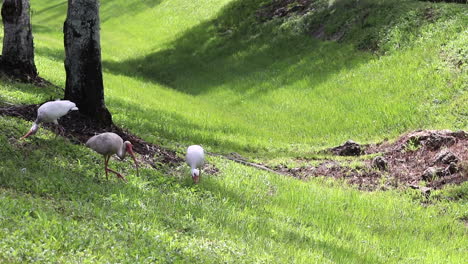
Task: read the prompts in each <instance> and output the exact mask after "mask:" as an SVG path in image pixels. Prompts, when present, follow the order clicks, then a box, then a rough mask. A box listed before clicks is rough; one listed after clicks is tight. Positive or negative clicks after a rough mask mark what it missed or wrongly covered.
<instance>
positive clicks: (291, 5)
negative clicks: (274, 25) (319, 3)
mask: <svg viewBox="0 0 468 264" xmlns="http://www.w3.org/2000/svg"><path fill="white" fill-rule="evenodd" d="M314 3H315V1H313V0H275V1H272V2H271V3H269V4H267V5H264V6H263V7H262V8H260V9H259V10H258V11H257V17H258V18H259V20H260V21H263V22H265V21H268V20H271V19H274V18H276V17H285V16H290V15H293V14H305V13H307V12H308V11H309V10H312V9H314Z"/></svg>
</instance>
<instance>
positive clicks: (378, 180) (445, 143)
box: [274, 130, 468, 191]
mask: <svg viewBox="0 0 468 264" xmlns="http://www.w3.org/2000/svg"><path fill="white" fill-rule="evenodd" d="M346 145H350V146H351V148H352V149H350V150H355V149H356V145H354V144H343V145H342V146H339V147H336V148H331V149H329V150H328V151H329V153H330V154H335V155H339V154H340V153H342V152H337V150H340V151H343V146H346ZM361 149H362V153H363V154H379V155H378V156H376V157H374V158H369V159H364V160H363V161H362V166H353V167H351V166H349V164H347V163H346V162H338V161H333V160H323V161H322V162H321V163H320V164H319V165H318V166H303V167H299V168H286V167H277V168H274V169H275V170H277V171H279V172H281V173H285V174H289V175H291V176H293V177H296V178H300V179H307V178H310V177H317V176H327V177H333V178H336V179H345V180H346V181H347V182H349V183H351V184H354V185H357V186H358V187H359V188H360V189H364V190H376V189H379V188H380V189H388V188H397V187H401V186H403V187H407V186H409V187H412V188H415V189H421V190H422V191H424V190H425V191H427V189H426V188H429V189H439V188H442V187H443V186H445V185H446V184H460V183H462V182H465V181H467V180H468V134H467V133H466V132H464V131H458V132H452V131H449V130H441V131H436V130H420V131H415V132H411V133H407V134H405V135H403V136H401V137H400V138H399V139H398V140H397V141H396V142H393V143H390V142H383V143H381V144H376V145H361ZM344 152H345V153H348V152H346V151H344ZM355 153H356V152H355V151H349V153H348V154H350V155H354V154H355ZM304 161H307V160H304ZM421 181H425V182H426V187H424V188H423V187H421V186H419V184H420V182H421ZM423 189H424V190H423Z"/></svg>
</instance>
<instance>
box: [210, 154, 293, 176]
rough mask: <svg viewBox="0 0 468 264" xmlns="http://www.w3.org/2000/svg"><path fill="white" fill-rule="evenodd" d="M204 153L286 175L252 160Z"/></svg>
mask: <svg viewBox="0 0 468 264" xmlns="http://www.w3.org/2000/svg"><path fill="white" fill-rule="evenodd" d="M206 154H208V155H210V156H215V157H222V158H225V159H228V160H232V161H234V162H237V163H239V164H242V165H246V166H250V167H254V168H257V169H260V170H264V171H268V172H271V173H275V174H278V175H286V174H284V173H281V172H278V171H275V170H272V169H270V168H268V167H265V166H263V165H260V164H257V163H253V162H249V161H245V160H241V159H236V158H233V157H230V156H226V155H223V154H217V153H212V152H207V153H206Z"/></svg>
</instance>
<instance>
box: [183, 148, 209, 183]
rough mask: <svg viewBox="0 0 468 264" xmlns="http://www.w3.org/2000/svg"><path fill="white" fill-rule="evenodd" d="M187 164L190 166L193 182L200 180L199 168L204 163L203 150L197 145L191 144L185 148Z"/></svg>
mask: <svg viewBox="0 0 468 264" xmlns="http://www.w3.org/2000/svg"><path fill="white" fill-rule="evenodd" d="M186 161H187V164H188V165H189V166H190V169H191V173H192V179H193V182H194V183H195V184H196V183H198V182H199V181H200V169H201V167H202V166H203V164H204V163H205V151H204V150H203V148H202V147H200V146H198V145H192V146H190V147H188V148H187V156H186Z"/></svg>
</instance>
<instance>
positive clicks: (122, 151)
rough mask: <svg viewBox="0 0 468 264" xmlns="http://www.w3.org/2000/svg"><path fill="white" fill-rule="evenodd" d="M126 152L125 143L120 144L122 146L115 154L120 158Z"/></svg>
mask: <svg viewBox="0 0 468 264" xmlns="http://www.w3.org/2000/svg"><path fill="white" fill-rule="evenodd" d="M126 154H127V147H126V145H125V144H122V147H121V148H120V149H119V151H118V152H117V156H119V158H120V159H124V158H125V155H126Z"/></svg>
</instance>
